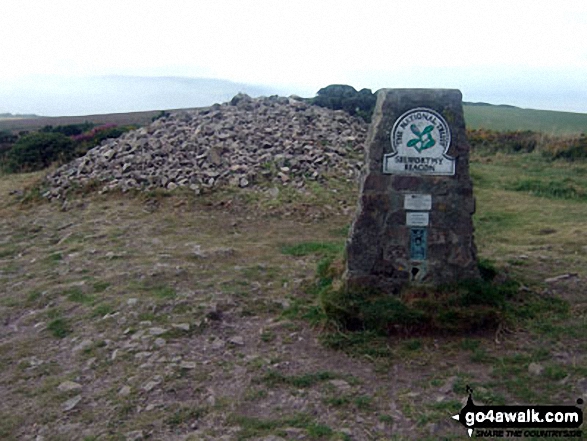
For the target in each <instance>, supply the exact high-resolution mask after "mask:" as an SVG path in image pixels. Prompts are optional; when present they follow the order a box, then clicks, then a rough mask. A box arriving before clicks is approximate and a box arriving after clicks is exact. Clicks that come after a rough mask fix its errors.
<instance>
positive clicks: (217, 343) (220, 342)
mask: <svg viewBox="0 0 587 441" xmlns="http://www.w3.org/2000/svg"><path fill="white" fill-rule="evenodd" d="M224 346H226V342H225V341H224V340H222V339H221V338H217V339H215V340H214V341H213V342H212V349H221V348H223V347H224Z"/></svg>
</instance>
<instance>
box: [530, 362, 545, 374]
mask: <svg viewBox="0 0 587 441" xmlns="http://www.w3.org/2000/svg"><path fill="white" fill-rule="evenodd" d="M543 370H544V366H542V365H541V364H538V363H530V364H529V365H528V372H529V373H531V374H532V375H540V374H542V371H543Z"/></svg>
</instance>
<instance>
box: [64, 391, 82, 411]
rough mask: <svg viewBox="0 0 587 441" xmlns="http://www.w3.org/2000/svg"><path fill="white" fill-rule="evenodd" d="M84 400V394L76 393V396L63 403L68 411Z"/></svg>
mask: <svg viewBox="0 0 587 441" xmlns="http://www.w3.org/2000/svg"><path fill="white" fill-rule="evenodd" d="M81 400H82V396H81V395H76V396H75V397H73V398H71V399H69V400H67V401H66V402H65V403H63V410H64V411H66V412H68V411H70V410H72V409H73V408H74V407H75V406H77V405H78V403H79V402H80V401H81Z"/></svg>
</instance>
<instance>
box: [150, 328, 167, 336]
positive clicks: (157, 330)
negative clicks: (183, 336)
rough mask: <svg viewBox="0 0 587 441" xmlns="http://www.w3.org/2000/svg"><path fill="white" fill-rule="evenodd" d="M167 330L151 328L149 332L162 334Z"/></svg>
mask: <svg viewBox="0 0 587 441" xmlns="http://www.w3.org/2000/svg"><path fill="white" fill-rule="evenodd" d="M166 332H167V329H165V328H149V334H151V335H162V334H165V333H166Z"/></svg>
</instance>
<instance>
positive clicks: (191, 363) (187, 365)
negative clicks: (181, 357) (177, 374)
mask: <svg viewBox="0 0 587 441" xmlns="http://www.w3.org/2000/svg"><path fill="white" fill-rule="evenodd" d="M179 367H180V368H181V369H195V368H196V362H194V361H182V362H181V363H179Z"/></svg>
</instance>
